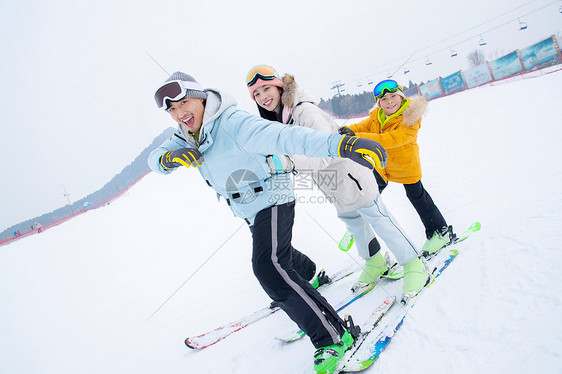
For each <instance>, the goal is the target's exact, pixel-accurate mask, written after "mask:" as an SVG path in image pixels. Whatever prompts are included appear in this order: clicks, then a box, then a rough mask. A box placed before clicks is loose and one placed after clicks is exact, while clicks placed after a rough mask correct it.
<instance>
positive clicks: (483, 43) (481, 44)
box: [478, 35, 488, 47]
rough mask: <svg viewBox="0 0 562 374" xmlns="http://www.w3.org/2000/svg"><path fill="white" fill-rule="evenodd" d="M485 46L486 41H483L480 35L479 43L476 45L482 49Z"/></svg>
mask: <svg viewBox="0 0 562 374" xmlns="http://www.w3.org/2000/svg"><path fill="white" fill-rule="evenodd" d="M486 44H488V43H486V41H485V40H484V37H483V36H482V35H480V41H478V45H479V46H480V47H483V46H485V45H486Z"/></svg>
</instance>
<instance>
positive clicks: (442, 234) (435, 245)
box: [422, 226, 456, 257]
mask: <svg viewBox="0 0 562 374" xmlns="http://www.w3.org/2000/svg"><path fill="white" fill-rule="evenodd" d="M455 238H456V235H455V234H454V233H453V226H445V227H443V228H442V229H441V230H439V231H436V232H435V233H434V234H433V236H432V237H431V238H429V239H427V241H426V242H425V243H424V244H423V247H422V253H423V254H424V256H426V257H430V256H431V255H433V254H434V253H436V252H437V251H438V250H440V249H441V248H443V247H444V246H446V245H448V244H450V243H451V242H452V241H453V240H454V239H455Z"/></svg>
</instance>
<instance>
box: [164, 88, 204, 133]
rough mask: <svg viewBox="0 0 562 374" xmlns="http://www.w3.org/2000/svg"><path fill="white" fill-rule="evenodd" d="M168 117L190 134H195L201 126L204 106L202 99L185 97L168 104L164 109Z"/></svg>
mask: <svg viewBox="0 0 562 374" xmlns="http://www.w3.org/2000/svg"><path fill="white" fill-rule="evenodd" d="M166 111H167V112H168V113H170V116H172V118H173V119H174V121H176V122H177V123H178V124H180V125H184V126H185V127H186V128H187V130H188V131H189V132H190V133H192V134H193V133H196V132H197V131H199V130H200V129H201V126H202V125H203V114H204V113H205V104H204V102H203V99H199V98H196V97H185V98H183V99H181V100H178V101H172V102H170V107H169V108H168V109H166Z"/></svg>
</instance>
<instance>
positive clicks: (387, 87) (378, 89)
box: [373, 79, 402, 99]
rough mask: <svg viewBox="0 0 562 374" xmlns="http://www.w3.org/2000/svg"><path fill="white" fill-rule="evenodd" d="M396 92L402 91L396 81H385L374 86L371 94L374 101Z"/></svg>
mask: <svg viewBox="0 0 562 374" xmlns="http://www.w3.org/2000/svg"><path fill="white" fill-rule="evenodd" d="M398 90H400V91H402V87H400V85H399V84H398V83H397V82H396V81H394V80H392V79H387V80H384V81H382V82H380V83H378V84H377V85H376V86H375V89H374V90H373V94H374V95H375V99H380V98H381V97H383V96H384V94H385V93H387V92H396V91H398Z"/></svg>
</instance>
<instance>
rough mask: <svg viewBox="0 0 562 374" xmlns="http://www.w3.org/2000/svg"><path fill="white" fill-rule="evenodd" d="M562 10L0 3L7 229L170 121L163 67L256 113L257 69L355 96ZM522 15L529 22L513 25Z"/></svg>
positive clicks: (119, 163)
mask: <svg viewBox="0 0 562 374" xmlns="http://www.w3.org/2000/svg"><path fill="white" fill-rule="evenodd" d="M561 6H562V2H561V1H548V0H535V1H529V0H496V1H493V2H491V1H489V0H472V1H469V2H464V5H463V6H461V5H459V2H454V1H446V0H427V1H419V0H396V1H374V0H369V1H368V0H347V1H331V0H328V1H327V0H323V1H316V0H313V1H302V0H300V1H294V0H285V1H282V2H265V1H249V0H239V1H210V0H201V1H199V0H197V1H185V0H177V1H166V0H161V1H143V0H137V1H122V0H96V1H71V0H66V1H62V0H51V1H44V0H42V1H39V0H33V1H31V0H1V1H0V49H1V56H2V59H1V60H0V67H1V68H0V128H1V132H0V134H1V135H0V160H1V161H0V162H1V165H2V174H1V175H2V176H1V186H0V231H2V230H3V229H5V228H6V227H8V226H10V225H12V224H15V223H18V222H20V221H23V220H25V219H28V218H32V217H34V216H37V215H40V214H43V213H45V212H48V211H51V210H53V209H56V208H58V207H61V206H62V205H64V204H65V203H66V198H65V197H64V196H63V192H64V188H66V190H67V191H68V192H69V193H70V194H71V195H70V198H71V200H72V201H75V200H78V199H80V198H82V197H84V196H86V195H88V194H90V193H92V192H94V191H95V190H97V189H99V188H100V187H102V186H103V185H104V184H105V183H106V182H108V181H109V180H110V179H111V178H112V177H113V176H114V175H115V174H117V173H119V172H120V171H121V170H122V169H123V168H124V167H125V166H126V165H128V164H129V163H130V162H131V161H132V160H133V159H134V158H135V157H136V156H137V155H138V153H139V152H140V151H142V149H144V148H145V147H146V146H147V145H148V144H149V143H150V142H151V141H152V139H153V138H154V137H155V136H156V135H158V134H159V133H160V132H161V131H162V130H163V129H165V128H166V127H169V126H173V125H174V123H173V122H172V120H171V119H170V118H169V116H168V115H167V114H165V113H163V112H160V111H159V110H158V109H157V108H156V105H155V103H154V101H153V94H154V90H155V89H156V88H157V87H158V86H159V85H160V84H161V83H162V82H163V81H164V80H165V79H166V78H167V74H166V73H165V72H164V71H163V70H162V68H161V67H160V66H159V65H161V66H162V67H163V68H164V69H165V70H166V71H167V72H168V73H172V72H174V71H176V70H181V71H184V72H186V73H189V74H191V75H193V76H194V77H195V78H196V79H197V80H198V81H199V82H200V83H201V84H203V85H204V86H207V87H217V88H221V89H223V90H226V91H228V92H230V93H231V94H232V95H234V96H235V97H236V99H237V100H238V102H239V104H240V106H241V107H242V108H243V109H246V110H248V111H251V112H256V113H257V111H256V109H255V104H254V103H253V102H252V101H251V100H250V97H249V95H248V91H247V89H246V87H245V84H244V78H245V75H246V73H247V71H248V70H249V69H250V68H251V67H252V66H254V65H257V64H262V63H266V64H270V65H273V66H274V67H275V68H276V69H277V70H278V71H279V72H280V73H281V74H283V73H292V74H294V75H295V77H296V79H297V82H298V83H299V84H300V85H301V86H302V87H303V88H305V89H306V90H308V91H309V92H310V93H312V94H313V95H314V96H316V97H317V98H318V99H320V98H329V97H331V96H332V95H333V94H334V93H335V91H334V90H332V89H331V87H332V85H333V83H334V82H336V81H341V82H342V83H345V84H346V86H345V87H346V91H347V92H349V93H355V92H360V91H362V90H363V89H364V88H365V86H366V82H367V81H368V80H375V81H377V80H382V79H385V78H386V76H387V75H388V74H389V73H393V72H396V74H395V75H394V77H395V79H397V80H398V81H399V82H401V83H408V80H410V79H411V80H413V81H414V82H416V83H417V82H419V81H420V80H422V79H423V80H426V81H427V80H429V79H433V78H435V77H437V76H439V75H441V76H445V75H448V74H450V73H453V72H455V71H458V70H460V69H466V68H467V67H468V64H467V61H466V55H467V54H468V53H469V52H471V51H473V50H474V49H476V48H479V47H478V41H479V40H480V39H481V38H484V39H485V40H486V42H487V43H488V44H487V45H486V46H485V47H483V48H482V50H483V52H484V53H485V54H486V56H492V57H499V56H501V55H502V54H505V53H508V52H511V51H512V50H513V49H515V48H520V49H522V48H525V47H527V46H529V45H531V44H534V43H535V42H538V41H539V40H541V39H542V38H545V37H547V36H549V35H551V34H557V33H560V32H561V29H562V28H561V26H560V25H562V14H561V13H560V7H561ZM517 18H520V21H521V22H525V23H527V25H528V28H527V30H525V31H518V29H519V26H518V24H519V21H518V20H517ZM558 35H560V34H558ZM450 49H454V50H456V51H458V56H457V57H456V58H451V57H450V56H449V54H450ZM428 58H429V59H430V60H431V61H432V62H433V64H432V65H429V66H427V65H425V62H426V60H427V59H428ZM153 59H154V60H156V61H157V63H156V62H155V61H154V60H153ZM403 64H404V66H402V65H403ZM404 67H407V68H408V69H409V70H410V73H409V74H408V75H404V74H403V69H404ZM359 85H361V87H359ZM364 85H365V86H364ZM477 125H478V126H475V129H476V128H478V129H479V130H478V131H481V130H482V129H483V127H484V126H485V125H486V124H485V123H481V124H477ZM484 128H485V127H484ZM475 131H476V130H475ZM63 186H64V187H63ZM182 187H186V186H178V188H182Z"/></svg>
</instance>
